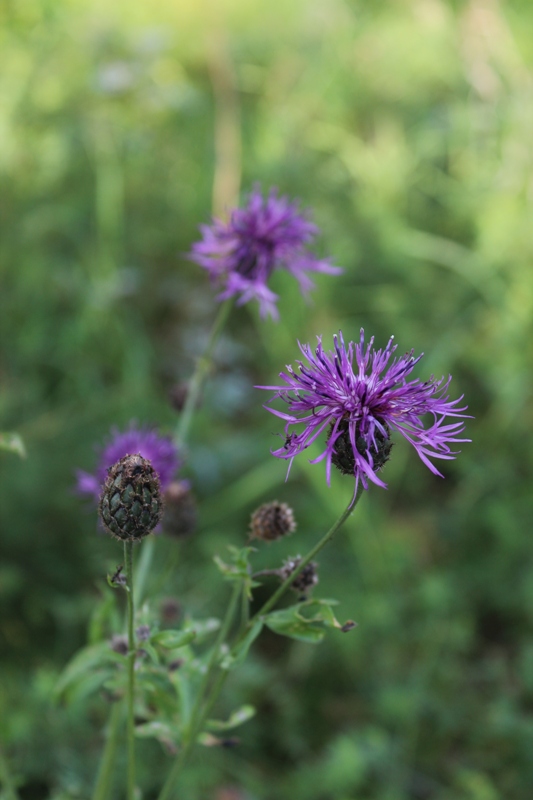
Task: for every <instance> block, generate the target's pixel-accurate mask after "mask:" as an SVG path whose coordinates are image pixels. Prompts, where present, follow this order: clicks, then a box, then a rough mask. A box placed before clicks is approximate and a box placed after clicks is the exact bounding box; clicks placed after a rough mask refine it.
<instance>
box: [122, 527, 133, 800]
mask: <svg viewBox="0 0 533 800" xmlns="http://www.w3.org/2000/svg"><path fill="white" fill-rule="evenodd" d="M124 561H125V563H126V577H127V581H128V585H127V592H126V594H127V597H128V689H127V704H128V722H127V739H128V773H127V787H128V793H127V797H128V800H135V719H134V699H135V635H134V630H133V627H134V615H135V608H134V602H133V542H129V541H128V542H124Z"/></svg>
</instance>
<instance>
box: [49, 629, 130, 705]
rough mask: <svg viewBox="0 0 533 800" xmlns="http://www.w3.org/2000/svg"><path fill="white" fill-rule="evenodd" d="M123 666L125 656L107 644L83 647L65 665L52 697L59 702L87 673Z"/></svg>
mask: <svg viewBox="0 0 533 800" xmlns="http://www.w3.org/2000/svg"><path fill="white" fill-rule="evenodd" d="M113 663H115V664H125V663H126V656H122V655H120V653H115V651H114V650H111V647H110V646H109V643H108V642H100V644H93V645H90V646H89V647H84V648H83V650H80V652H79V653H77V654H76V655H75V656H74V658H73V659H72V660H71V661H70V662H69V663H68V664H67V666H66V667H65V669H64V670H63V673H62V675H61V676H60V677H59V680H58V682H57V684H56V687H55V690H54V697H55V699H56V700H59V699H60V697H61V695H63V694H64V692H65V691H66V690H67V689H70V688H71V687H73V686H75V685H76V683H78V682H79V681H81V680H83V679H84V678H85V676H86V675H87V673H90V672H93V671H95V670H97V669H102V668H103V667H107V666H109V665H110V664H113Z"/></svg>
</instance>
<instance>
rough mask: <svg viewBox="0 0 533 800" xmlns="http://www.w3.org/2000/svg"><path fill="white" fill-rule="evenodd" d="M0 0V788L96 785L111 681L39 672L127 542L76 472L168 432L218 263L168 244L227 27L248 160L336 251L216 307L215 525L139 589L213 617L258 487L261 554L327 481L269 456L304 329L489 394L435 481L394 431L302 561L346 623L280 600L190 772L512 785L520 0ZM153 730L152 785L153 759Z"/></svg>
mask: <svg viewBox="0 0 533 800" xmlns="http://www.w3.org/2000/svg"><path fill="white" fill-rule="evenodd" d="M0 15H1V19H2V25H1V28H0V41H1V47H2V54H3V65H4V68H3V70H2V72H1V73H0V93H1V96H2V105H1V107H0V142H1V145H0V172H1V178H2V186H3V200H2V204H1V206H0V218H1V222H2V230H3V235H2V237H1V241H0V268H1V276H2V293H1V296H0V304H1V306H0V332H1V341H2V343H3V347H2V351H1V355H0V429H1V430H16V431H17V432H18V433H19V434H20V436H21V437H22V440H23V441H24V443H25V446H26V450H27V458H26V459H25V460H22V459H18V458H14V457H13V456H12V455H10V454H9V453H5V452H0V465H1V481H0V492H1V497H0V500H1V515H2V532H1V548H2V560H1V563H0V603H1V606H0V607H1V613H0V642H1V647H2V673H3V679H2V683H1V685H0V719H1V720H2V724H1V725H0V780H1V781H2V782H3V787H4V788H3V792H4V793H3V795H2V796H3V797H10V796H11V795H10V794H9V792H10V788H9V787H10V786H11V785H18V786H19V794H20V798H21V800H39V799H40V798H53V800H71V799H73V798H82V797H87V796H88V795H89V793H90V786H91V785H92V781H93V779H94V775H95V771H96V766H97V763H98V754H99V750H100V748H101V744H102V730H103V727H104V725H105V720H106V719H107V714H108V703H107V702H106V700H105V699H104V698H101V699H99V700H95V701H94V702H92V703H90V704H89V705H87V702H86V701H83V702H82V701H81V700H80V701H79V702H77V703H74V704H73V705H70V706H69V707H67V708H65V707H62V706H57V705H53V704H52V703H51V700H50V697H51V694H52V690H53V687H54V685H55V682H56V679H57V676H58V674H59V672H60V670H61V668H62V666H63V665H64V664H65V662H66V661H67V660H68V659H69V658H70V657H71V656H72V654H73V653H74V652H75V650H76V649H77V648H78V647H79V646H80V645H82V644H83V643H84V641H85V639H86V625H87V620H88V619H89V617H90V615H91V612H92V610H93V608H94V605H95V603H96V601H97V599H98V596H99V591H98V589H97V582H98V581H100V580H101V579H102V577H103V576H105V573H106V572H112V571H113V570H114V568H115V566H116V564H117V563H118V562H119V561H120V552H119V551H118V550H117V545H116V543H114V542H112V541H108V540H107V539H105V538H104V537H102V536H100V535H99V534H98V533H97V532H96V521H95V514H94V512H93V511H92V510H91V509H84V504H83V503H82V502H80V500H79V499H78V498H77V497H76V496H75V495H74V493H73V483H74V469H75V468H76V467H81V468H86V469H91V468H93V466H94V460H95V456H94V450H93V447H94V443H98V442H101V441H102V440H103V438H104V437H105V435H106V434H107V432H108V430H109V428H110V426H111V425H113V424H117V425H126V424H127V423H128V422H129V421H130V420H131V419H137V420H138V421H139V422H142V423H157V424H159V425H161V426H162V428H163V429H167V430H170V429H171V428H172V426H173V425H174V424H175V420H176V418H175V414H174V412H173V411H172V409H171V407H170V404H169V403H168V400H167V397H168V392H169V390H170V388H171V387H172V386H173V385H174V384H175V383H176V382H177V381H180V380H183V379H185V378H186V377H187V376H188V375H189V374H190V372H191V370H192V367H193V363H194V357H195V355H196V354H197V353H199V352H200V350H201V348H202V346H203V345H204V344H205V341H206V337H207V332H208V329H209V326H210V324H211V321H212V319H213V317H214V314H215V308H216V304H215V302H214V293H213V291H212V290H211V288H210V287H209V286H208V285H207V282H206V278H205V275H204V274H203V272H202V271H201V270H199V269H198V268H197V267H195V266H194V265H192V264H190V263H189V262H188V261H187V260H186V258H185V256H184V254H185V253H186V252H187V250H188V248H189V247H190V244H191V242H192V240H193V239H194V237H195V236H196V235H197V226H198V224H199V223H201V222H204V221H206V220H207V219H208V218H209V215H210V208H211V190H212V183H213V171H214V164H215V147H214V139H213V124H214V114H215V102H214V97H213V85H216V75H217V63H218V62H217V56H216V53H217V52H218V49H219V47H223V48H225V49H226V52H227V54H228V58H230V59H231V62H232V64H233V69H234V73H235V82H236V88H237V93H238V99H239V106H240V125H241V128H242V185H243V187H244V188H245V189H247V188H249V187H250V186H251V185H252V184H253V183H254V182H256V181H258V182H260V183H261V184H262V185H263V186H264V187H268V186H269V185H272V184H274V185H277V186H278V187H279V188H280V190H282V191H283V192H286V193H288V194H290V195H291V196H300V197H301V198H302V203H303V205H304V206H308V207H311V208H312V209H313V211H314V215H315V219H316V221H317V223H318V224H319V225H320V227H321V229H322V231H323V236H322V239H321V248H322V250H323V252H324V253H325V254H332V257H333V259H334V261H335V263H338V264H340V265H342V266H343V267H344V268H345V273H344V275H343V276H342V277H341V278H335V279H333V278H330V277H328V276H319V278H318V281H317V283H318V288H317V290H316V291H315V293H314V301H313V303H312V304H311V305H306V304H305V302H304V301H303V300H302V299H301V298H300V296H299V293H298V290H297V288H296V287H295V286H294V283H293V282H292V280H291V278H290V276H286V275H282V274H279V275H277V276H276V279H275V281H274V288H275V289H276V290H277V291H279V293H280V294H281V295H282V299H281V303H280V311H281V319H282V321H281V322H280V323H279V324H278V325H275V324H274V323H271V322H266V323H259V321H258V318H257V313H256V309H253V308H248V307H245V308H242V309H240V310H238V311H237V312H236V313H235V314H234V315H233V317H232V319H231V321H230V325H229V328H228V329H227V331H226V333H225V335H224V337H223V339H222V341H221V342H220V346H219V348H218V351H217V371H216V373H215V374H214V375H213V376H212V379H211V382H210V386H209V389H208V390H207V391H206V392H205V403H204V406H203V407H202V410H201V411H200V413H199V414H198V418H197V421H196V423H195V427H194V430H193V436H192V439H191V442H192V444H191V451H190V458H189V463H188V467H187V472H188V477H190V478H191V480H192V481H193V482H194V486H195V490H196V492H197V494H198V496H199V498H200V499H201V500H202V504H203V511H202V517H201V527H200V530H199V531H198V533H197V534H196V536H195V537H194V538H192V539H191V540H189V541H187V542H185V543H183V544H182V545H181V547H180V549H179V554H175V551H176V548H177V547H178V546H177V545H176V543H175V542H172V541H169V540H163V539H161V540H159V541H158V543H157V559H158V563H159V570H158V572H156V573H155V575H154V578H153V586H152V591H153V592H156V591H158V592H160V593H162V594H163V595H164V594H166V595H168V596H177V597H179V598H180V599H182V601H185V602H186V603H187V605H188V606H189V607H190V610H191V613H194V614H195V615H196V614H199V615H203V616H207V615H209V614H215V615H216V614H217V613H219V612H218V609H219V606H220V604H221V603H223V602H225V601H226V599H227V598H226V593H227V585H226V584H222V582H221V581H219V579H218V578H217V574H216V567H215V566H214V565H213V563H212V556H213V554H214V553H215V552H220V553H221V555H222V557H224V556H225V554H226V551H225V548H226V545H227V544H228V543H231V544H234V545H236V546H242V545H243V543H245V541H246V528H247V525H248V519H249V514H250V513H251V511H252V510H253V508H254V507H255V506H256V505H258V504H259V503H260V502H263V501H265V500H269V499H272V498H274V497H276V498H278V499H279V500H280V501H289V502H290V503H291V505H292V506H293V507H294V509H295V513H296V516H297V519H298V523H299V529H298V532H297V533H296V534H295V536H294V537H293V538H292V539H291V540H290V541H289V542H286V543H285V542H278V543H276V544H274V545H272V547H270V548H265V549H264V550H262V552H261V553H260V554H258V560H259V561H260V562H261V567H262V568H268V567H276V566H277V565H278V564H280V563H281V560H282V559H283V558H284V557H286V556H287V555H295V554H296V552H305V551H306V550H307V549H308V548H309V546H310V544H311V543H312V542H314V541H315V540H316V539H317V538H318V536H319V535H321V533H322V532H323V530H324V529H325V527H326V526H327V525H328V524H329V523H330V522H331V520H332V519H333V518H335V517H336V516H337V515H338V513H339V511H340V509H341V508H343V507H344V505H345V504H346V501H347V498H348V497H349V493H350V491H351V486H350V485H348V484H349V481H346V480H343V479H342V477H341V476H339V475H336V476H333V479H332V485H331V488H328V487H327V486H326V485H325V479H324V474H323V468H322V467H321V466H314V467H311V466H309V465H308V464H307V463H306V462H305V459H302V462H301V463H300V464H296V463H295V464H294V468H293V471H292V473H291V479H290V481H289V482H288V483H287V484H284V483H283V481H284V465H283V464H282V463H280V462H277V461H276V460H275V459H271V458H270V457H269V449H270V448H271V447H273V444H274V443H275V440H273V439H272V434H273V433H276V432H277V431H276V430H274V429H273V427H272V424H273V423H272V419H271V418H269V416H270V415H267V414H266V413H265V412H264V411H263V409H262V407H261V404H262V402H264V398H262V397H259V396H258V394H259V393H258V392H257V391H255V390H254V389H253V386H254V384H257V383H265V382H268V381H272V379H273V378H274V376H275V375H276V374H277V373H278V372H279V371H280V369H282V368H283V366H284V365H285V364H287V363H289V362H291V361H294V359H295V358H296V357H297V348H296V344H295V343H296V340H297V339H300V340H302V341H310V340H313V338H314V336H315V335H316V334H320V333H321V334H323V335H324V337H325V341H331V336H332V334H333V333H334V332H335V331H336V330H338V329H339V328H341V329H342V330H343V332H344V334H345V336H346V337H348V338H355V337H356V336H357V334H358V331H359V328H360V327H361V326H362V325H363V326H364V327H365V329H366V330H367V333H369V334H374V335H375V336H376V341H377V343H378V344H379V345H383V344H384V343H385V341H386V339H387V338H388V336H389V335H390V334H391V333H394V334H395V336H396V339H397V342H398V344H399V346H400V348H401V349H406V350H408V349H410V348H411V347H414V349H415V351H416V352H419V351H422V350H424V351H425V353H426V356H425V358H424V359H423V361H422V364H421V365H420V367H419V372H418V374H419V375H420V376H421V377H423V376H424V375H427V374H428V373H430V372H432V371H435V373H438V374H439V375H440V374H442V373H445V374H446V373H448V372H451V373H452V374H453V376H454V380H453V382H452V391H453V393H454V394H455V395H456V394H459V393H463V392H464V394H465V397H466V400H467V402H468V404H469V407H470V409H471V412H472V414H473V415H474V416H475V419H474V420H472V421H471V422H470V423H469V424H468V434H469V435H470V436H471V438H472V440H473V444H472V445H466V446H465V447H464V452H463V453H462V455H461V456H460V458H458V460H457V461H456V462H453V463H447V464H445V474H446V480H445V481H440V480H439V479H437V478H435V477H433V476H432V475H431V474H430V473H429V472H428V471H427V470H426V469H425V468H424V467H423V465H421V464H420V463H417V460H416V456H415V455H414V453H413V452H409V450H408V447H407V445H405V446H404V445H403V444H401V443H400V444H398V445H397V447H395V450H394V454H393V459H392V461H391V462H390V465H387V470H386V479H387V481H388V483H389V487H390V488H389V490H388V491H387V492H384V491H381V490H379V489H377V488H375V487H372V488H371V491H370V492H369V493H368V496H366V497H364V498H363V500H362V502H361V504H360V506H359V507H358V509H357V513H356V514H355V515H354V517H353V519H352V521H350V523H349V524H348V525H347V526H346V529H345V530H344V531H342V532H341V534H340V535H339V536H338V537H337V538H336V540H335V541H334V542H333V544H332V545H331V546H330V547H329V549H328V550H327V551H325V552H324V554H323V556H322V557H321V559H320V561H321V584H322V586H321V588H322V590H323V591H322V593H323V595H324V596H331V595H334V596H336V597H338V599H339V600H340V601H341V604H340V606H339V612H338V613H339V618H341V619H345V618H347V617H353V618H354V619H356V620H357V621H358V623H359V627H358V628H357V629H356V630H355V631H354V632H353V633H351V634H350V635H349V636H344V635H343V634H342V633H339V632H337V631H333V632H329V633H328V634H327V636H326V638H325V641H324V642H323V643H322V645H321V646H320V647H318V648H314V647H312V646H311V645H309V644H306V643H303V642H291V641H289V640H286V639H284V638H281V637H276V636H275V634H274V633H271V632H269V631H266V632H265V633H264V634H263V635H262V637H261V638H260V639H259V640H258V643H257V647H256V655H255V657H254V659H253V660H252V662H251V663H247V664H246V666H245V668H244V670H243V671H242V673H241V674H240V676H239V677H237V678H236V679H234V681H233V683H231V685H228V689H229V695H228V698H227V708H226V709H224V708H221V709H220V714H219V716H221V717H223V716H224V714H226V716H227V714H228V713H229V711H230V710H231V709H233V708H235V707H237V706H238V705H242V704H244V703H252V704H253V705H254V706H255V707H256V708H257V709H258V714H257V716H256V717H254V719H253V720H251V721H250V722H248V723H247V724H246V726H245V727H243V728H242V731H243V733H242V741H241V745H240V747H239V748H237V749H235V750H232V751H225V750H218V749H216V748H211V749H209V750H202V752H201V753H199V754H198V757H197V759H196V760H195V761H194V763H193V764H192V765H191V767H190V768H189V770H188V773H187V776H186V782H185V783H184V786H183V793H182V797H183V800H197V798H200V797H201V798H214V799H215V800H227V798H241V800H256V799H257V800H285V798H286V799H287V800H288V798H290V799H291V800H406V799H407V798H414V799H416V800H418V799H420V800H426V799H427V800H451V798H453V799H454V800H497V798H513V800H520V799H521V798H524V800H525V798H529V797H530V792H531V786H532V785H533V761H532V759H531V752H532V749H533V713H532V709H533V677H532V676H533V639H532V634H533V550H532V546H531V543H530V541H529V535H530V527H531V519H532V516H533V513H532V512H533V502H532V493H531V489H530V486H531V479H532V472H533V470H532V467H533V456H532V453H533V448H532V446H531V438H530V431H531V427H532V421H533V420H532V410H531V409H532V404H531V372H532V361H533V358H532V351H533V331H532V327H533V279H532V277H531V274H532V273H531V270H532V255H533V240H532V237H531V231H532V229H533V203H532V193H533V183H532V175H533V150H532V148H531V130H532V123H533V102H532V100H533V47H532V44H531V42H532V41H533V38H532V35H533V7H532V6H531V4H530V3H529V2H526V0H508V2H506V3H503V2H502V0H500V2H498V0H448V1H445V0H373V2H371V3H370V2H365V1H364V0H328V2H326V0H292V1H291V3H285V2H282V0H270V2H269V3H261V2H259V0H255V1H254V2H245V1H244V0H224V1H222V0H218V2H215V0H212V2H208V0H203V2H200V1H199V0H195V1H194V2H193V0H187V1H186V0H183V2H179V3H176V2H172V0H157V1H156V2H152V3H143V2H141V0H127V2H126V0H115V2H114V3H109V2H102V0H6V2H4V4H3V5H2V7H1V10H0ZM295 551H296V552H295ZM172 559H174V562H172ZM169 561H170V562H171V563H176V564H177V566H176V568H175V569H174V570H173V571H170V570H168V569H167V572H166V573H165V568H166V566H167V564H168V563H169ZM164 574H166V580H165V581H163V580H162V579H161V577H160V576H161V575H164ZM259 599H261V598H259ZM222 705H224V704H222ZM142 753H143V763H142V772H141V780H142V783H143V786H144V788H145V797H146V798H150V797H153V796H154V795H153V790H154V787H155V786H156V785H157V782H158V779H159V775H160V774H161V771H162V770H163V769H164V768H165V763H166V761H167V759H166V757H165V755H164V753H162V752H161V751H160V750H159V749H158V747H157V745H156V744H155V743H151V742H147V743H146V745H144V744H143V748H142ZM119 769H120V765H119Z"/></svg>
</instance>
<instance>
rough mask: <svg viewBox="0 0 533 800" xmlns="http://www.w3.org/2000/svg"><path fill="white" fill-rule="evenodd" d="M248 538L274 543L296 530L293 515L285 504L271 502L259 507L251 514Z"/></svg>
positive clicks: (275, 501)
mask: <svg viewBox="0 0 533 800" xmlns="http://www.w3.org/2000/svg"><path fill="white" fill-rule="evenodd" d="M250 530H251V532H250V538H251V539H262V540H263V541H264V542H274V541H275V540H276V539H281V537H282V536H287V535H288V534H289V533H293V531H295V530H296V521H295V519H294V513H293V510H292V508H290V507H289V506H288V505H287V503H278V501H277V500H273V501H272V502H271V503H265V504H264V505H262V506H259V508H257V509H256V510H255V511H254V513H253V514H252V519H251V522H250Z"/></svg>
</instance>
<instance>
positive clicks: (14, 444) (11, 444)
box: [0, 431, 26, 458]
mask: <svg viewBox="0 0 533 800" xmlns="http://www.w3.org/2000/svg"><path fill="white" fill-rule="evenodd" d="M0 450H5V451H6V452H7V453H15V454H16V455H18V456H20V458H26V448H25V446H24V442H23V441H22V438H21V437H20V435H19V434H18V433H15V432H13V431H11V432H7V431H4V432H3V433H0Z"/></svg>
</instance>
